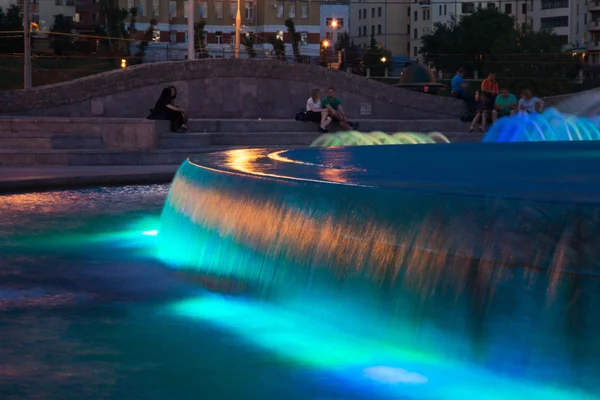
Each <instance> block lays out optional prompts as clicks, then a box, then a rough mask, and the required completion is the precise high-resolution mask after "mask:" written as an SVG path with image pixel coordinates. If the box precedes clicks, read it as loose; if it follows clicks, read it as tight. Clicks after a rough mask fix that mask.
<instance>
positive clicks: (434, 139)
mask: <svg viewBox="0 0 600 400" xmlns="http://www.w3.org/2000/svg"><path fill="white" fill-rule="evenodd" d="M433 143H450V141H449V140H448V138H447V137H446V136H444V135H443V134H442V133H440V132H431V133H429V134H425V133H411V132H397V133H394V134H391V135H389V134H387V133H384V132H379V131H375V132H370V133H362V132H357V131H349V132H339V133H326V134H324V135H321V136H319V137H318V138H317V139H315V140H314V141H313V142H312V143H311V147H332V146H372V145H389V144H433Z"/></svg>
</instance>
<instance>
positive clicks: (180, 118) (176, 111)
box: [152, 86, 188, 133]
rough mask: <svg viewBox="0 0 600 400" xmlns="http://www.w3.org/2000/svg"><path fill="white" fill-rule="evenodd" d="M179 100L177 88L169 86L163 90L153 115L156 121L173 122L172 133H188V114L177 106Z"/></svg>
mask: <svg viewBox="0 0 600 400" xmlns="http://www.w3.org/2000/svg"><path fill="white" fill-rule="evenodd" d="M176 98H177V89H176V88H175V86H169V87H166V88H164V89H163V91H162V93H161V94H160V97H159V98H158V100H157V101H156V105H155V106H154V109H153V110H152V115H153V116H154V117H155V118H156V119H168V120H169V121H171V132H181V133H183V132H187V127H186V125H185V124H186V123H187V121H188V118H187V114H186V112H185V110H184V109H183V108H179V107H177V106H175V104H174V102H175V99H176Z"/></svg>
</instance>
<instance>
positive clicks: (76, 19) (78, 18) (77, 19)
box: [73, 13, 81, 22]
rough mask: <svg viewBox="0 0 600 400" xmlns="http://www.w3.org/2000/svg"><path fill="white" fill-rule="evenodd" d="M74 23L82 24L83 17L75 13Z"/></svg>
mask: <svg viewBox="0 0 600 400" xmlns="http://www.w3.org/2000/svg"><path fill="white" fill-rule="evenodd" d="M73 21H75V22H80V21H81V15H79V13H75V18H73Z"/></svg>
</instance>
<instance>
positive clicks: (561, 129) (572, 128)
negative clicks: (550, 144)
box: [483, 108, 600, 142]
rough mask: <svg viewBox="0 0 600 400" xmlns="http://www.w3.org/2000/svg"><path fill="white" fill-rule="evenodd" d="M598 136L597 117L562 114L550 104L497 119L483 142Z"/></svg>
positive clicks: (598, 137) (589, 138)
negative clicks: (542, 111)
mask: <svg viewBox="0 0 600 400" xmlns="http://www.w3.org/2000/svg"><path fill="white" fill-rule="evenodd" d="M581 140H600V118H599V117H593V118H587V117H578V116H574V115H569V114H562V113H560V112H559V111H557V110H556V109H553V108H550V109H548V110H546V111H545V112H544V113H542V114H537V113H536V114H525V113H519V114H517V115H515V116H513V117H506V118H501V119H499V120H498V121H497V122H496V123H495V124H494V125H492V126H491V127H490V129H489V131H488V132H487V133H486V135H485V137H484V138H483V141H484V142H540V141H581Z"/></svg>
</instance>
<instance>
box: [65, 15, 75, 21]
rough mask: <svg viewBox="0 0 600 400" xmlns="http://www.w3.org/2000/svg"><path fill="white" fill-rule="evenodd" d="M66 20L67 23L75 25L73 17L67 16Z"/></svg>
mask: <svg viewBox="0 0 600 400" xmlns="http://www.w3.org/2000/svg"><path fill="white" fill-rule="evenodd" d="M65 18H66V19H67V22H70V23H73V17H70V16H67V17H65Z"/></svg>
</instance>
